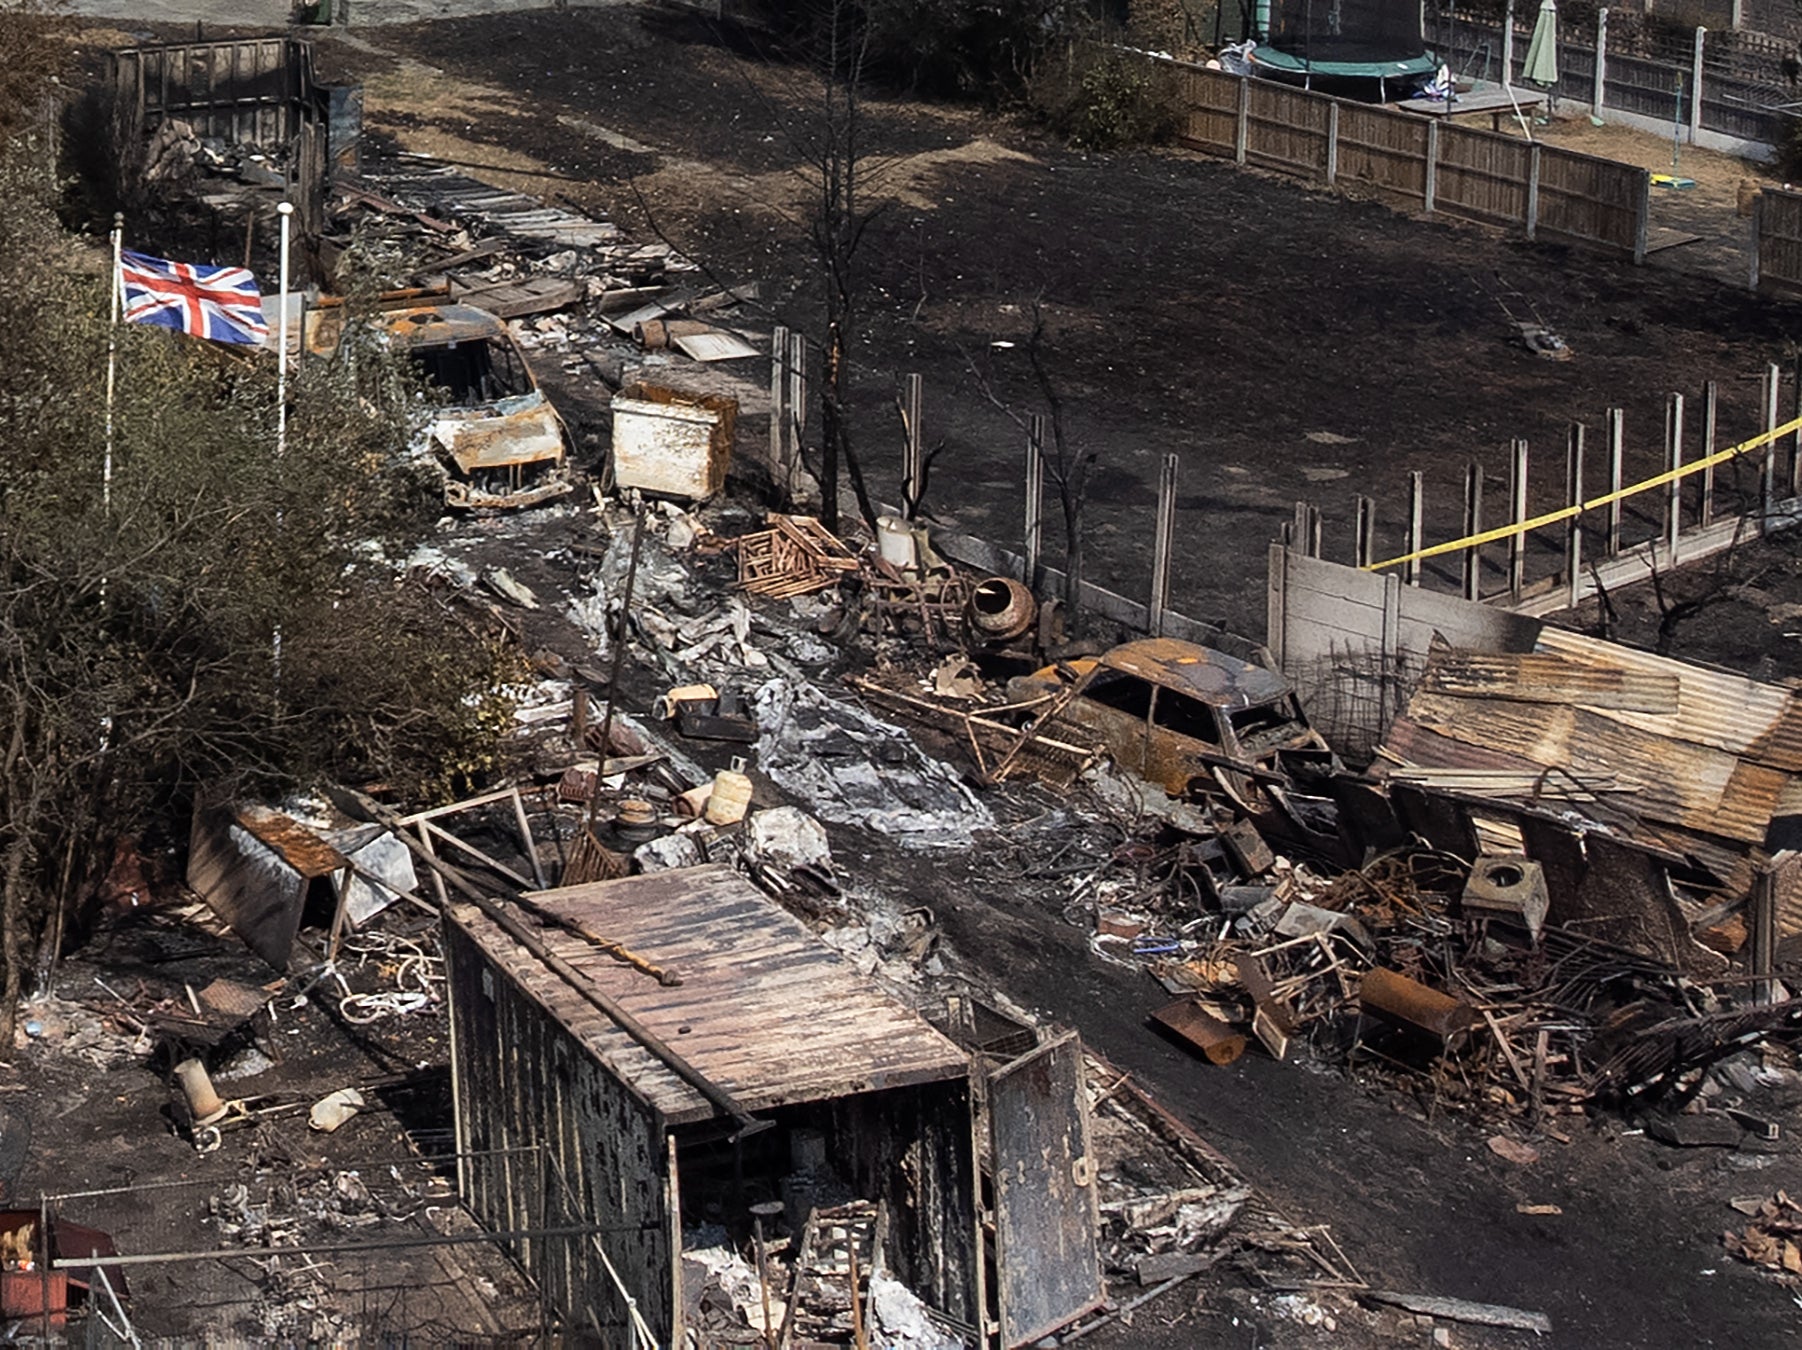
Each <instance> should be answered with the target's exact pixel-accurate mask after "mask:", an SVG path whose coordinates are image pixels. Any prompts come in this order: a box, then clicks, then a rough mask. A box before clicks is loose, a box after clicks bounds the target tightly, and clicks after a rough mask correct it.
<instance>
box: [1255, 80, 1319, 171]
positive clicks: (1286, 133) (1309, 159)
mask: <svg viewBox="0 0 1802 1350" xmlns="http://www.w3.org/2000/svg"><path fill="white" fill-rule="evenodd" d="M1331 104H1332V100H1331V99H1330V98H1327V97H1325V96H1324V95H1321V94H1310V93H1307V92H1306V91H1304V90H1301V89H1287V88H1284V87H1283V86H1282V85H1280V84H1272V83H1271V82H1269V81H1267V80H1253V81H1252V82H1251V103H1250V107H1249V109H1248V111H1247V116H1246V141H1245V158H1246V159H1247V160H1248V161H1250V162H1251V163H1253V164H1263V165H1267V166H1269V167H1270V168H1273V169H1286V170H1288V171H1289V172H1291V173H1297V174H1300V175H1301V176H1302V177H1304V178H1312V177H1324V176H1325V174H1326V124H1327V115H1328V114H1327V109H1328V108H1329V107H1330V106H1331Z"/></svg>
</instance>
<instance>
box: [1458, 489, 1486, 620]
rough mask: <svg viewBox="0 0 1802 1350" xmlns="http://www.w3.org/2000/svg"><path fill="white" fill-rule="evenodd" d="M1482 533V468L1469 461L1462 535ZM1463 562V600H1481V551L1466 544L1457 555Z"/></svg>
mask: <svg viewBox="0 0 1802 1350" xmlns="http://www.w3.org/2000/svg"><path fill="white" fill-rule="evenodd" d="M1482 532H1483V466H1482V465H1481V464H1479V463H1477V462H1476V460H1474V459H1473V460H1471V461H1470V463H1469V464H1467V465H1466V466H1465V469H1464V534H1465V537H1466V538H1469V537H1470V536H1471V535H1475V534H1481V533H1482ZM1459 556H1460V557H1461V558H1462V559H1463V562H1464V598H1465V599H1466V600H1481V599H1482V598H1483V575H1482V573H1483V550H1482V547H1481V546H1480V545H1477V544H1468V545H1466V546H1465V547H1464V549H1463V550H1462V552H1461V553H1460V555H1459Z"/></svg>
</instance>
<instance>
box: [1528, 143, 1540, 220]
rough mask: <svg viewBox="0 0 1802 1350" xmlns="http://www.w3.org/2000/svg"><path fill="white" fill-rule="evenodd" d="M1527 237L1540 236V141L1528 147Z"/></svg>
mask: <svg viewBox="0 0 1802 1350" xmlns="http://www.w3.org/2000/svg"><path fill="white" fill-rule="evenodd" d="M1526 224H1527V238H1528V240H1534V239H1537V238H1538V237H1539V142H1538V141H1534V142H1533V144H1531V145H1530V146H1528V147H1527V221H1526Z"/></svg>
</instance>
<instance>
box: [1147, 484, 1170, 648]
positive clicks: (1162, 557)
mask: <svg viewBox="0 0 1802 1350" xmlns="http://www.w3.org/2000/svg"><path fill="white" fill-rule="evenodd" d="M1176 464H1177V459H1176V456H1175V455H1165V456H1164V467H1163V471H1162V472H1161V473H1160V474H1159V475H1158V524H1157V538H1156V539H1154V540H1153V541H1152V555H1151V604H1150V606H1149V607H1148V608H1149V610H1150V614H1149V626H1150V628H1151V636H1152V637H1163V636H1164V613H1165V611H1166V610H1168V609H1169V608H1170V558H1171V554H1172V553H1173V552H1174V551H1175V549H1176Z"/></svg>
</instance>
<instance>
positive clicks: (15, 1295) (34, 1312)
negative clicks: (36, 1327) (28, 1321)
mask: <svg viewBox="0 0 1802 1350" xmlns="http://www.w3.org/2000/svg"><path fill="white" fill-rule="evenodd" d="M46 1298H47V1299H48V1305H49V1313H50V1321H51V1324H52V1325H53V1326H61V1325H62V1323H63V1315H64V1313H65V1312H66V1311H67V1309H68V1307H69V1273H68V1272H67V1271H65V1270H53V1271H50V1272H49V1273H48V1274H46V1273H45V1272H43V1271H41V1270H5V1271H0V1314H4V1315H6V1316H7V1317H42V1316H43V1315H44V1312H45V1304H46Z"/></svg>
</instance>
